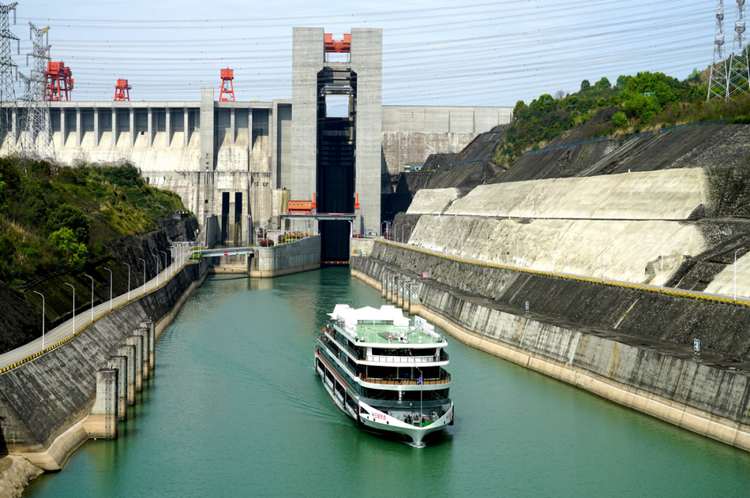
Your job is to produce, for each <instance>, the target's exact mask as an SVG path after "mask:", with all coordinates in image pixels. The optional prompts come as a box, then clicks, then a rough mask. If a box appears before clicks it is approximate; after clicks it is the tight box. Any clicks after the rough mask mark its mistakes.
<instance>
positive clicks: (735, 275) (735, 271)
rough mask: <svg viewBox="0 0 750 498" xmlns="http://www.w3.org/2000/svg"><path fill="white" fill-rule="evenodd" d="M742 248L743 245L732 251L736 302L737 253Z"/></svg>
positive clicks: (735, 297) (735, 298)
mask: <svg viewBox="0 0 750 498" xmlns="http://www.w3.org/2000/svg"><path fill="white" fill-rule="evenodd" d="M743 249H744V247H740V248H739V249H737V250H736V251H734V302H737V253H738V252H740V251H741V250H743Z"/></svg>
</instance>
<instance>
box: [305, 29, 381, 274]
mask: <svg viewBox="0 0 750 498" xmlns="http://www.w3.org/2000/svg"><path fill="white" fill-rule="evenodd" d="M382 48H383V31H382V30H381V29H352V33H351V36H348V35H347V36H345V38H344V40H343V41H335V40H333V39H332V37H331V36H330V35H326V34H325V32H324V30H323V28H294V30H293V57H292V168H291V169H292V171H293V172H294V174H293V176H292V182H291V190H292V192H291V195H292V199H293V200H312V199H313V196H314V195H315V196H316V201H317V210H318V213H332V212H337V213H353V214H356V220H355V223H354V231H355V232H356V233H360V234H361V233H364V232H365V231H373V232H378V230H379V225H380V175H381V165H382V151H381V142H382V137H381V129H382V72H383V55H382ZM332 53H337V54H343V55H344V57H339V58H338V60H335V61H334V60H332V59H333V58H329V57H328V55H329V54H332ZM347 55H348V57H347ZM331 96H338V97H348V99H349V111H348V115H346V116H340V115H339V116H338V117H336V116H332V115H330V114H329V112H328V111H329V109H328V108H327V105H326V97H331ZM357 198H358V202H357ZM349 230H350V228H349V223H348V222H345V221H335V222H334V221H326V222H322V223H321V234H322V235H323V255H324V259H325V258H327V257H330V258H331V259H338V258H344V259H348V235H349Z"/></svg>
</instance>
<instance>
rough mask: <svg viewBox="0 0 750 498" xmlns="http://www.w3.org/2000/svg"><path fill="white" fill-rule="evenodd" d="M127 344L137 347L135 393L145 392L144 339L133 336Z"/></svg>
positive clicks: (134, 363) (134, 364) (134, 367)
mask: <svg viewBox="0 0 750 498" xmlns="http://www.w3.org/2000/svg"><path fill="white" fill-rule="evenodd" d="M125 343H126V344H129V345H131V346H135V356H134V358H135V361H134V362H133V370H134V371H135V392H137V393H139V392H141V391H143V337H141V336H139V335H131V336H130V337H128V338H127V339H125Z"/></svg>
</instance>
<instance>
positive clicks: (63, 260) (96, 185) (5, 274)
mask: <svg viewBox="0 0 750 498" xmlns="http://www.w3.org/2000/svg"><path fill="white" fill-rule="evenodd" d="M0 180H2V181H0V280H2V281H4V282H7V283H9V284H11V285H22V284H24V283H25V282H29V281H31V280H34V279H36V278H38V277H41V276H44V275H48V274H50V273H52V272H55V271H58V270H63V269H66V268H69V267H80V266H81V265H83V263H85V262H86V261H87V260H88V259H91V258H99V257H102V256H104V255H105V254H106V253H107V249H106V247H107V244H108V243H109V242H110V241H111V240H113V239H117V238H120V237H125V236H133V235H140V234H143V233H146V232H149V231H153V230H156V225H155V223H154V219H155V218H159V217H164V216H166V215H167V214H169V213H171V212H173V211H175V210H178V209H184V206H183V204H182V201H181V199H180V197H179V196H178V195H177V194H174V193H172V192H168V191H164V190H158V189H154V188H151V187H149V186H148V184H146V182H145V181H144V180H143V179H141V178H140V176H139V174H138V170H137V169H136V168H134V167H133V166H130V165H125V166H120V167H112V168H102V167H94V166H80V167H77V168H74V169H61V170H60V171H59V172H57V173H54V172H53V169H52V167H51V166H50V165H49V164H48V163H46V162H34V163H31V164H28V165H27V166H26V168H25V170H24V169H23V168H22V167H21V166H20V164H19V163H17V162H16V161H15V160H13V159H7V158H0Z"/></svg>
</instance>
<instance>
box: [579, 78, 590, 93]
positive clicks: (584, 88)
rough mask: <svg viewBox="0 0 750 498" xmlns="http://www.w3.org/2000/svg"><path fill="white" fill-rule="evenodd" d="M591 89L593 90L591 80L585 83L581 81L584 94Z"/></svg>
mask: <svg viewBox="0 0 750 498" xmlns="http://www.w3.org/2000/svg"><path fill="white" fill-rule="evenodd" d="M589 88H591V83H589V80H583V81H581V91H582V92H585V91H586V90H588V89H589Z"/></svg>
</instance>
